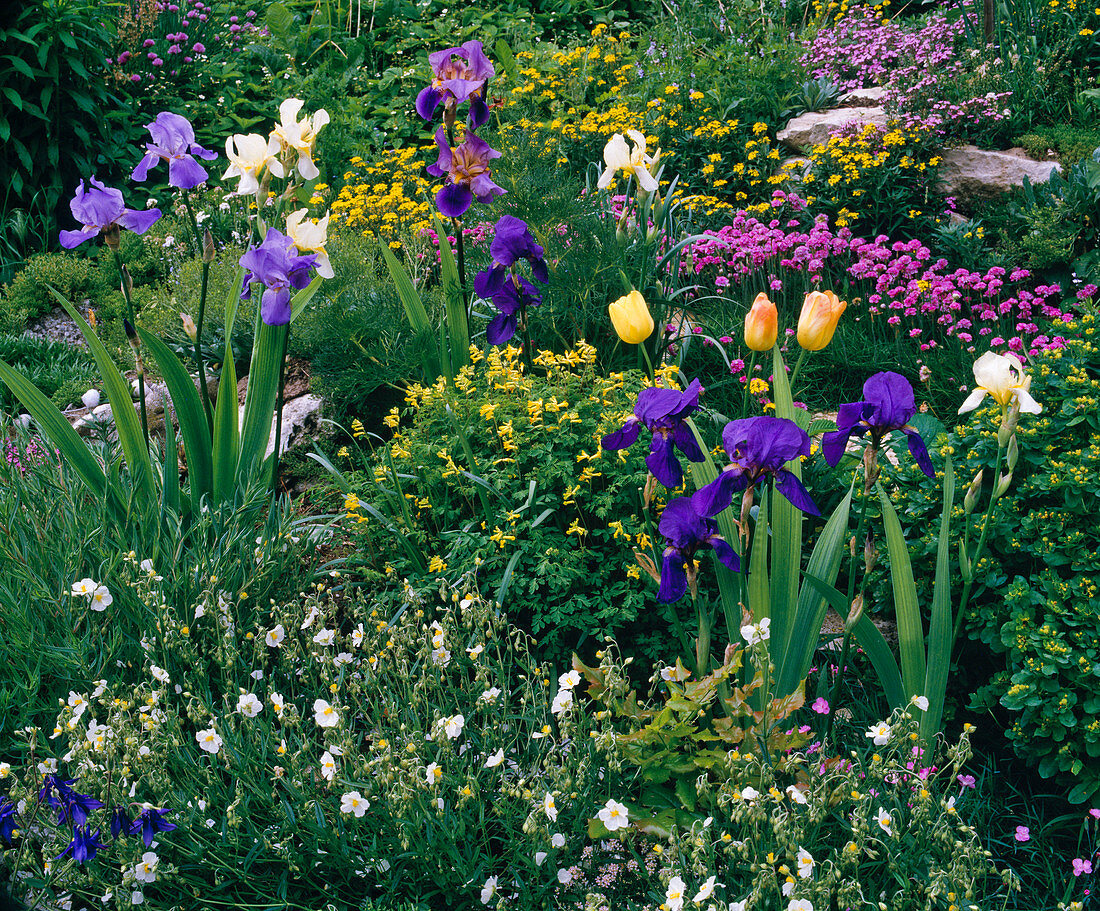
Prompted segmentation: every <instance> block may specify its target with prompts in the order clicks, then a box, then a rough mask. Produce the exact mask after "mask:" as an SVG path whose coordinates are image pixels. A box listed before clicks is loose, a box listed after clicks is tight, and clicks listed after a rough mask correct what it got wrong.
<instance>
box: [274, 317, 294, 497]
mask: <svg viewBox="0 0 1100 911" xmlns="http://www.w3.org/2000/svg"><path fill="white" fill-rule="evenodd" d="M288 347H290V323H287V324H286V331H284V332H283V344H282V351H281V353H280V354H279V394H278V396H277V397H276V399H275V449H274V450H273V451H272V453H271V497H272V499H274V498H275V496H276V494H277V493H278V491H279V447H280V445H281V443H282V441H283V394H284V391H285V389H286V352H287V348H288Z"/></svg>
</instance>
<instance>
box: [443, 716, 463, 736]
mask: <svg viewBox="0 0 1100 911" xmlns="http://www.w3.org/2000/svg"><path fill="white" fill-rule="evenodd" d="M465 725H466V719H465V717H464V716H462V715H451V716H450V717H449V718H444V719H443V721H442V727H443V733H444V734H446V735H447V739H448V740H454V739H455V738H456V737H459V736H461V734H462V728H463V727H465Z"/></svg>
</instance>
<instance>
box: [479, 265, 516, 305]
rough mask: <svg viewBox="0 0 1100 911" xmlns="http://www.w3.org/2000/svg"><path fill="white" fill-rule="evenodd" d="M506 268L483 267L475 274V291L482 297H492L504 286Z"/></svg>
mask: <svg viewBox="0 0 1100 911" xmlns="http://www.w3.org/2000/svg"><path fill="white" fill-rule="evenodd" d="M507 274H508V273H507V272H505V270H504V269H496V268H493V269H483V270H482V271H480V272H478V274H477V275H475V276H474V291H475V292H476V294H477V296H478V297H480V298H483V299H484V298H490V297H492V296H493V295H494V294H496V293H497V292H498V291H500V289H501V288H503V287H504V279H505V277H506V276H507Z"/></svg>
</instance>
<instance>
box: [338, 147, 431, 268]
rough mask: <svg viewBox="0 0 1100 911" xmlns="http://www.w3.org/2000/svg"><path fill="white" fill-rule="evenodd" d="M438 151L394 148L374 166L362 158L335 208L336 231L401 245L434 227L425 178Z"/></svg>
mask: <svg viewBox="0 0 1100 911" xmlns="http://www.w3.org/2000/svg"><path fill="white" fill-rule="evenodd" d="M435 151H436V149H435V146H424V147H421V148H419V149H412V148H406V149H390V150H388V151H385V152H382V153H381V155H380V156H379V157H378V159H377V160H376V161H375V162H373V163H372V164H367V163H366V162H364V161H363V159H362V158H359V157H358V156H357V157H355V158H353V159H351V161H350V163H349V164H350V165H351V167H350V169H349V170H348V171H347V172H346V173H345V174H344V180H345V181H346V183H345V184H344V188H343V189H342V190H341V191H340V195H339V196H338V197H337V198H336V199H335V200H334V201H333V203H332V220H333V225H334V227H336V226H339V227H342V228H351V229H358V230H359V232H360V233H361V234H362V235H363V236H364V237H380V238H385V239H386V240H388V241H390V246H391V247H398V246H400V245H401V244H400V238H402V237H409V236H416V235H417V234H418V233H419V232H420V231H421V230H422V229H424V228H430V227H431V226H432V223H431V214H432V208H433V207H432V205H431V200H430V196H429V195H428V190H429V186H430V185H429V183H428V181H427V180H426V179H425V177H424V176H423V173H424V167H425V164H426V160H427V158H428V156H429V155H433V154H434V153H435Z"/></svg>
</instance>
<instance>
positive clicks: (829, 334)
mask: <svg viewBox="0 0 1100 911" xmlns="http://www.w3.org/2000/svg"><path fill="white" fill-rule="evenodd" d="M847 306H848V304H847V303H846V302H845V301H842V300H838V299H837V296H836V295H835V294H833V292H832V291H811V292H810V293H809V294H807V295H806V300H805V301H804V302H803V304H802V313H801V314H800V315H799V317H798V344H800V345H801V346H802V347H803V348H805V349H806V350H807V351H820V350H821V349H822V348H824V347H825V346H826V345H828V344H829V342H831V341H832V340H833V333H834V332H836V324H837V322H838V321H839V320H840V315H841V314H842V313H843V312H844V311H845V309H846V308H847Z"/></svg>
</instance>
